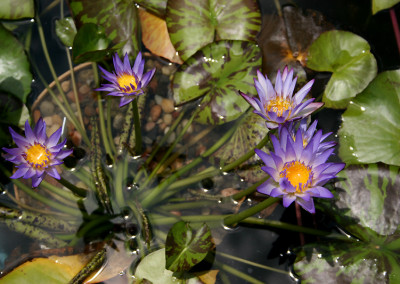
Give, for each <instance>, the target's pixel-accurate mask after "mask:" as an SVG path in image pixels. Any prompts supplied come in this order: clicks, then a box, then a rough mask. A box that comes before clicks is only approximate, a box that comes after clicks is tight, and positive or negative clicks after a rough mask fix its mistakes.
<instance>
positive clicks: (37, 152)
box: [23, 143, 50, 168]
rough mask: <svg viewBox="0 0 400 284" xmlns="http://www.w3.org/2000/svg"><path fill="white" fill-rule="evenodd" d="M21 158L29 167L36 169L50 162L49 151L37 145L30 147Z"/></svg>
mask: <svg viewBox="0 0 400 284" xmlns="http://www.w3.org/2000/svg"><path fill="white" fill-rule="evenodd" d="M23 156H24V158H25V160H26V161H27V162H28V163H29V164H30V165H32V166H33V167H36V168H42V167H45V166H46V165H47V164H48V163H49V161H50V152H49V150H48V149H47V148H46V147H45V146H43V145H42V144H39V143H35V144H34V145H33V146H30V147H29V148H28V149H27V150H26V152H25V154H24V155H23Z"/></svg>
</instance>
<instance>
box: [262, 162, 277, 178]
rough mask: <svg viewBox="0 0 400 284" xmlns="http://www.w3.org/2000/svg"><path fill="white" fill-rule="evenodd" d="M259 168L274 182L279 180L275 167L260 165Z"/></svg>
mask: <svg viewBox="0 0 400 284" xmlns="http://www.w3.org/2000/svg"><path fill="white" fill-rule="evenodd" d="M261 169H262V170H263V171H264V172H266V173H267V174H268V175H269V176H270V177H272V178H273V179H274V180H275V181H276V182H278V181H279V172H278V171H277V170H276V169H274V168H272V167H268V166H263V167H261Z"/></svg>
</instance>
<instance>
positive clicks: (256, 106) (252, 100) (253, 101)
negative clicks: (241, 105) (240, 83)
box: [239, 91, 261, 111]
mask: <svg viewBox="0 0 400 284" xmlns="http://www.w3.org/2000/svg"><path fill="white" fill-rule="evenodd" d="M239 94H240V95H241V96H242V97H243V98H244V99H245V100H246V101H247V102H248V103H249V104H250V105H251V106H252V107H253V108H255V109H256V110H257V111H260V110H261V109H260V107H259V105H258V103H257V102H256V99H254V98H251V97H249V96H248V95H246V94H245V93H242V92H241V91H239Z"/></svg>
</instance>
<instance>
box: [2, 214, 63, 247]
mask: <svg viewBox="0 0 400 284" xmlns="http://www.w3.org/2000/svg"><path fill="white" fill-rule="evenodd" d="M0 221H1V222H4V224H6V226H7V227H8V228H9V229H10V230H12V231H15V232H18V233H21V234H23V235H25V236H28V237H30V238H33V239H35V240H38V241H40V242H43V243H45V244H46V245H48V246H51V247H64V246H66V245H67V243H66V242H64V241H62V240H59V239H57V238H56V237H54V236H53V235H51V234H49V233H48V232H46V231H45V230H43V229H40V228H38V227H36V226H32V225H29V224H25V223H22V222H20V221H14V220H10V219H1V218H0Z"/></svg>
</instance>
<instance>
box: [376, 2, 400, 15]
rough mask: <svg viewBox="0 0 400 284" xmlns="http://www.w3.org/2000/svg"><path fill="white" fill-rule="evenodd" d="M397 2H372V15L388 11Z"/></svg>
mask: <svg viewBox="0 0 400 284" xmlns="http://www.w3.org/2000/svg"><path fill="white" fill-rule="evenodd" d="M399 2H400V1H399V0H372V14H376V13H378V12H379V11H382V10H385V9H389V8H391V7H393V6H394V5H396V4H397V3H399Z"/></svg>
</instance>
